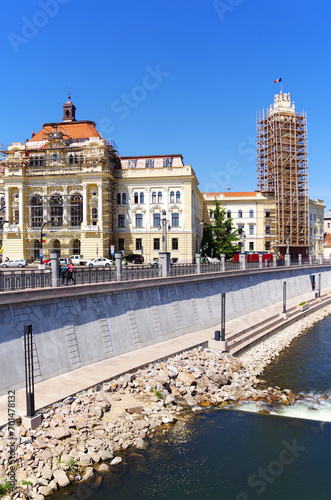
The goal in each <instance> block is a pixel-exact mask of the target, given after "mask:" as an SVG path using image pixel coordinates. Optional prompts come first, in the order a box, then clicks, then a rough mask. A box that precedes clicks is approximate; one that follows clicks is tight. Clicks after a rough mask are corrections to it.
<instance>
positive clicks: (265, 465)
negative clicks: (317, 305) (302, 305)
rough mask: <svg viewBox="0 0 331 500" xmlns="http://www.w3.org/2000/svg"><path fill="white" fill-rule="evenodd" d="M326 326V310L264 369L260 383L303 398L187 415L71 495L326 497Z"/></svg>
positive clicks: (238, 499) (195, 499) (330, 342)
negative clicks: (265, 407)
mask: <svg viewBox="0 0 331 500" xmlns="http://www.w3.org/2000/svg"><path fill="white" fill-rule="evenodd" d="M330 332H331V316H330V317H328V318H326V319H325V320H323V321H322V322H321V323H319V324H318V325H316V326H315V327H313V328H312V329H311V330H310V331H308V332H307V333H305V334H304V335H302V336H301V337H298V338H297V339H296V340H294V342H293V344H292V345H291V346H290V347H289V348H288V349H287V350H286V351H285V352H284V353H283V354H281V355H280V356H279V358H277V359H276V360H275V361H274V362H273V363H272V365H270V366H269V367H268V368H267V369H266V370H265V372H264V374H263V378H264V379H265V381H266V382H265V383H264V385H265V386H266V387H268V386H275V385H278V386H279V387H281V388H282V389H284V388H289V389H292V390H293V392H294V393H303V394H304V395H305V399H304V400H303V401H302V402H300V403H298V404H296V405H294V406H291V407H284V409H282V410H281V412H280V413H279V414H276V411H278V410H277V409H271V411H272V412H274V413H275V414H269V415H264V414H259V413H255V412H256V411H258V410H259V409H261V408H259V407H257V406H256V405H254V404H248V405H241V406H240V407H239V409H240V410H247V411H238V409H231V410H212V411H204V412H199V413H197V414H195V415H190V416H187V417H186V418H184V420H183V421H180V422H177V423H176V424H175V425H174V426H172V427H171V428H170V430H169V431H167V432H166V433H165V434H162V433H160V434H159V435H156V436H155V438H154V439H152V440H150V443H149V446H148V448H147V450H145V451H140V450H139V451H137V452H135V453H131V454H128V455H127V456H124V463H122V464H120V465H119V466H116V468H115V467H114V468H113V469H112V470H114V473H112V474H109V475H108V476H106V477H105V478H104V481H103V484H102V486H101V487H100V488H99V489H94V488H92V487H91V485H89V486H82V485H80V486H76V487H75V488H73V489H71V491H69V492H68V493H70V496H71V498H82V499H83V498H92V499H96V500H101V499H102V500H108V499H109V500H110V499H111V500H119V499H123V500H124V499H125V500H131V499H132V500H146V499H169V500H181V499H186V498H188V499H192V500H202V499H215V500H216V499H217V500H249V499H267V500H292V499H298V500H329V499H330V498H331V467H330V464H331V423H330V421H331V410H330V408H331V404H330V394H331V390H330V387H331V383H330V379H331V377H330V372H331V370H330V364H331V361H330V360H331V336H330ZM284 416H286V417H287V418H284ZM294 417H300V418H294ZM58 498H66V496H64V492H62V493H61V496H59V497H58ZM67 498H68V497H67Z"/></svg>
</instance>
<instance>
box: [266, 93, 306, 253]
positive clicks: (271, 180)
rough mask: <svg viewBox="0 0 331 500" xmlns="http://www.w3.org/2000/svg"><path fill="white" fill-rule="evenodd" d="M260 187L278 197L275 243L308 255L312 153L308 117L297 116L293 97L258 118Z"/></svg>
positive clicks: (283, 96)
mask: <svg viewBox="0 0 331 500" xmlns="http://www.w3.org/2000/svg"><path fill="white" fill-rule="evenodd" d="M257 188H258V190H259V191H261V192H263V193H273V194H274V197H275V241H276V247H277V250H278V252H279V253H280V254H281V255H284V254H285V253H286V251H287V249H288V248H289V251H290V253H291V254H292V256H293V257H296V256H297V255H298V254H300V253H301V254H302V255H303V256H304V257H307V256H308V251H309V230H308V212H309V195H308V151H307V125H306V114H305V113H304V112H303V113H302V114H299V113H296V111H295V106H294V103H293V104H292V106H291V102H290V94H289V93H288V94H286V93H285V94H283V93H280V94H278V95H275V101H274V105H273V106H270V108H269V109H267V110H266V111H265V110H263V111H262V112H260V113H259V115H258V116H257Z"/></svg>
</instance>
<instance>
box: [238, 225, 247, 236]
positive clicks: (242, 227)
mask: <svg viewBox="0 0 331 500" xmlns="http://www.w3.org/2000/svg"><path fill="white" fill-rule="evenodd" d="M244 228H245V226H244V225H243V224H241V225H240V226H238V233H239V234H241V233H242V232H243V230H244Z"/></svg>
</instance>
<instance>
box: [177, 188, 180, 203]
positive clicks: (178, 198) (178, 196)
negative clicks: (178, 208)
mask: <svg viewBox="0 0 331 500" xmlns="http://www.w3.org/2000/svg"><path fill="white" fill-rule="evenodd" d="M179 202H180V191H176V203H179Z"/></svg>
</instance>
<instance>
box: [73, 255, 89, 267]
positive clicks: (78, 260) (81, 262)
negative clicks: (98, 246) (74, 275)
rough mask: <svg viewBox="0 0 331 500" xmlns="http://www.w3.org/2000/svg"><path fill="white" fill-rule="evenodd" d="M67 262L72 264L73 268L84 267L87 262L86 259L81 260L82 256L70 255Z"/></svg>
mask: <svg viewBox="0 0 331 500" xmlns="http://www.w3.org/2000/svg"><path fill="white" fill-rule="evenodd" d="M69 260H70V261H71V262H72V263H73V265H74V266H75V265H76V266H79V265H81V266H82V265H85V264H86V262H87V261H88V259H83V256H82V255H70V257H69Z"/></svg>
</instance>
